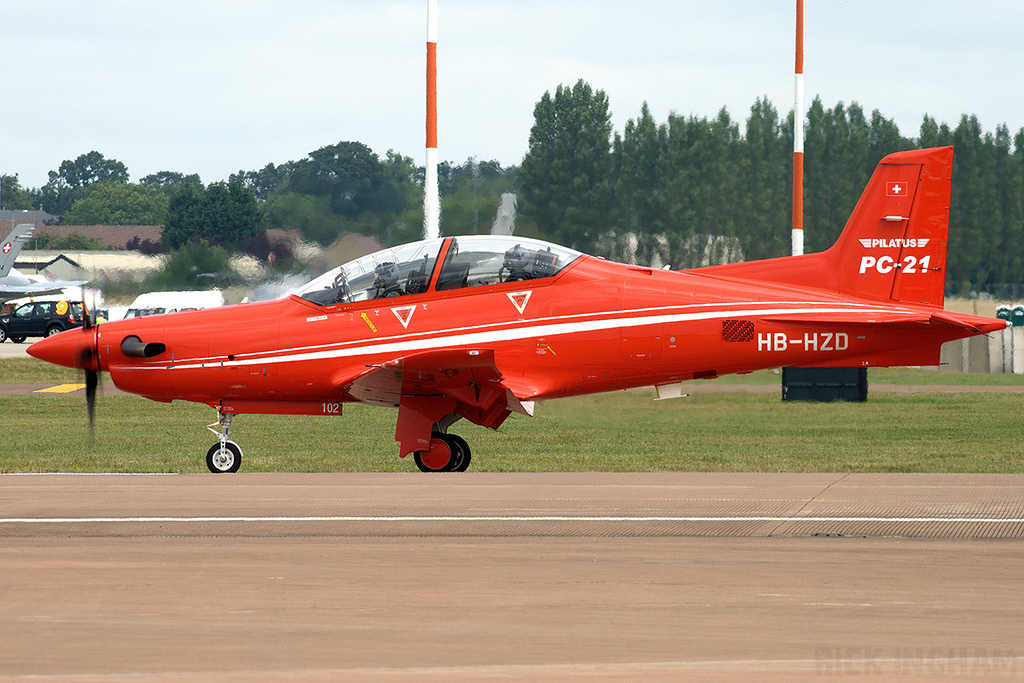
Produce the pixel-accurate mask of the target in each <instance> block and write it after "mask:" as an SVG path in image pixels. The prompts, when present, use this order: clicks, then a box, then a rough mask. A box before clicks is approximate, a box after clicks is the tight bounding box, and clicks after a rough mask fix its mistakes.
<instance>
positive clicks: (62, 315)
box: [0, 301, 85, 344]
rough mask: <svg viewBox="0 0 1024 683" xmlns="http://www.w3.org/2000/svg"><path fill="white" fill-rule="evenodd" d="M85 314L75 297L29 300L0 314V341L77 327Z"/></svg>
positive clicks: (43, 335) (14, 340) (19, 339)
mask: <svg viewBox="0 0 1024 683" xmlns="http://www.w3.org/2000/svg"><path fill="white" fill-rule="evenodd" d="M84 320H85V317H84V315H83V313H82V304H81V303H79V302H77V301H33V302H32V303H27V304H22V305H21V306H18V307H17V308H16V309H14V312H13V313H11V314H10V315H3V316H0V343H3V342H5V341H7V338H8V337H10V339H11V341H13V342H14V343H16V344H20V343H21V342H23V341H25V340H26V339H27V338H29V337H50V336H53V335H55V334H57V333H58V332H63V331H64V330H70V329H71V328H72V327H81V326H82V323H83V322H84Z"/></svg>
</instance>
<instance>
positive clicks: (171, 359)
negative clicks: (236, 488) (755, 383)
mask: <svg viewBox="0 0 1024 683" xmlns="http://www.w3.org/2000/svg"><path fill="white" fill-rule="evenodd" d="M952 161H953V150H952V148H949V147H946V148H940V149H926V150H921V151H911V152H901V153H897V154H892V155H890V156H888V157H886V158H885V159H883V160H882V161H881V163H879V165H878V168H877V169H876V170H875V173H874V175H873V176H872V177H871V180H870V182H869V183H868V186H867V188H866V189H865V191H864V194H863V195H862V196H861V199H860V201H859V202H858V204H857V206H856V208H855V209H854V211H853V215H852V216H851V217H850V220H849V222H848V223H847V224H846V227H845V229H844V230H843V233H842V235H841V236H840V238H839V240H838V242H836V244H835V245H834V246H833V247H832V248H831V249H829V250H828V251H824V252H821V253H815V254H806V255H802V256H793V257H786V258H777V259H770V260H764V261H752V262H747V263H738V264H731V265H723V266H712V267H709V268H700V269H695V270H686V271H676V272H672V271H666V270H653V269H651V268H643V267H637V266H630V265H625V264H621V263H612V262H609V261H606V260H603V259H600V258H595V257H592V256H587V255H584V254H581V253H578V252H576V251H573V250H571V249H566V248H563V247H559V246H555V245H553V244H548V243H545V242H540V241H536V240H531V239H525V238H518V237H494V236H469V237H444V238H441V239H436V240H429V241H423V242H417V243H414V244H408V245H405V246H400V247H395V248H392V249H385V250H383V251H380V252H377V253H375V254H371V255H369V256H365V257H363V258H360V259H357V260H355V261H352V262H350V263H346V264H344V265H343V266H340V267H338V268H336V269H334V270H332V271H330V272H328V273H326V274H324V275H322V276H320V277H319V278H317V279H315V280H313V281H312V282H310V283H309V284H308V285H306V286H305V287H303V288H302V289H301V290H299V292H298V293H297V294H295V295H291V296H289V297H287V298H284V299H279V300H276V301H268V302H261V303H249V304H241V305H237V306H227V307H224V308H217V309H208V310H203V311H192V312H182V313H172V314H166V315H154V316H149V317H145V318H138V319H132V320H124V321H116V322H105V323H102V324H99V325H91V326H89V327H88V328H83V329H80V330H69V331H67V332H64V333H62V334H59V335H56V336H54V337H51V338H49V339H45V340H43V341H40V342H38V343H36V344H33V345H32V347H31V348H30V349H29V353H30V354H32V355H33V356H35V357H37V358H41V359H43V360H46V361H49V362H51V363H56V364H58V365H65V366H69V367H73V368H81V369H84V370H85V372H86V387H87V388H86V394H87V403H88V407H89V412H90V422H91V414H92V407H93V404H94V401H95V387H96V383H97V378H98V373H99V372H102V371H106V372H108V373H110V377H111V379H112V380H113V382H114V385H115V386H116V387H117V388H119V389H121V390H123V391H126V392H131V393H133V394H139V395H140V396H145V397H146V398H150V399H153V400H154V401H165V402H170V401H174V400H182V401H196V402H199V403H205V404H207V405H209V406H210V407H212V408H215V409H216V410H217V412H218V415H219V420H218V422H217V423H215V424H212V425H210V428H211V431H214V432H215V433H216V434H218V436H219V440H218V442H217V443H216V444H214V446H213V447H212V448H211V449H210V451H209V453H208V454H207V458H206V459H207V464H208V466H209V468H210V470H211V471H213V472H234V471H236V470H237V469H238V467H239V464H240V463H241V459H242V451H241V449H240V448H239V447H238V445H237V444H236V443H235V442H234V441H231V440H230V439H229V436H230V434H229V427H230V424H231V420H232V418H233V417H234V416H235V415H239V414H242V413H273V414H295V415H310V414H315V415H331V416H336V415H341V413H342V406H343V405H344V404H345V403H347V402H352V401H358V402H361V403H369V404H372V405H377V406H389V407H393V408H398V420H397V428H396V430H395V440H396V441H398V442H399V443H400V449H399V455H400V456H402V457H404V456H406V455H408V454H410V453H411V454H413V455H414V456H415V460H416V464H417V465H418V466H419V468H420V469H421V470H423V471H461V470H465V469H466V467H467V466H468V465H469V460H470V449H469V446H468V445H467V443H466V441H465V440H464V439H462V438H461V437H459V436H456V435H455V434H452V433H450V432H449V431H448V430H449V428H450V427H451V425H452V424H453V423H455V422H456V421H457V420H459V419H460V418H466V419H467V420H469V421H470V422H473V423H475V424H478V425H483V426H485V427H490V428H492V429H497V428H498V427H499V426H500V425H501V424H502V422H503V421H504V420H505V419H506V418H507V417H508V416H509V415H510V414H511V413H523V414H526V415H529V414H531V412H532V410H533V402H534V401H536V400H539V399H552V398H560V397H565V396H575V395H579V394H590V393H595V392H602V391H613V390H617V389H627V388H629V387H638V386H654V387H655V388H656V389H657V393H658V395H659V396H660V397H670V396H678V395H680V393H681V386H682V382H684V381H687V380H693V379H705V378H713V377H717V376H719V375H724V374H727V373H739V372H749V371H752V370H758V369H762V368H776V367H783V366H803V367H813V366H819V367H823V366H864V367H874V366H892V365H937V364H938V363H939V347H940V346H941V345H942V343H943V342H947V341H951V340H954V339H959V338H962V337H969V336H972V335H976V334H984V333H987V332H992V331H995V330H999V329H1002V328H1003V327H1004V326H1005V322H1004V321H1002V320H996V319H991V318H982V317H977V316H971V315H963V314H959V313H951V312H948V311H944V310H943V308H942V305H943V287H944V282H945V266H946V240H947V230H948V221H949V198H950V176H951V172H952Z"/></svg>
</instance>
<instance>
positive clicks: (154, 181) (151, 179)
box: [139, 171, 203, 190]
mask: <svg viewBox="0 0 1024 683" xmlns="http://www.w3.org/2000/svg"><path fill="white" fill-rule="evenodd" d="M139 184H140V185H147V186H149V187H155V188H157V189H159V190H169V189H172V188H174V187H177V186H179V185H195V186H196V187H202V186H203V181H202V180H201V179H200V178H199V174H198V173H192V174H190V175H185V174H184V173H178V172H177V171H157V172H156V173H150V174H149V175H148V176H146V177H145V178H143V179H142V180H140V181H139Z"/></svg>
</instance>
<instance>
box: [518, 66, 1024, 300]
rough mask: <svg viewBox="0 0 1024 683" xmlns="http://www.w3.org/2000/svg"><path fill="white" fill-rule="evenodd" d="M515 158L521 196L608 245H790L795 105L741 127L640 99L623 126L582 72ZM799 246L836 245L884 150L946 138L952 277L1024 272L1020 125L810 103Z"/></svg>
mask: <svg viewBox="0 0 1024 683" xmlns="http://www.w3.org/2000/svg"><path fill="white" fill-rule="evenodd" d="M534 119H535V121H534V126H533V128H532V130H531V133H530V144H529V151H528V152H527V155H526V157H525V158H524V160H523V163H522V167H521V169H520V176H521V184H522V194H523V198H524V200H525V201H524V202H522V203H521V204H520V206H521V208H522V209H523V211H524V212H525V213H528V214H530V215H531V217H532V218H533V219H534V220H535V221H536V223H537V224H538V225H542V226H545V230H546V231H547V232H548V234H550V235H551V236H552V237H554V238H556V239H557V240H558V241H560V242H562V243H564V244H567V245H569V246H574V247H576V248H579V249H583V250H585V251H589V252H592V253H598V254H601V255H604V256H607V257H610V258H618V259H627V260H628V259H634V260H636V261H637V262H639V263H646V264H653V265H659V266H660V265H664V264H667V265H671V266H672V267H673V268H686V267H695V266H700V265H705V264H708V263H715V262H724V261H728V260H736V259H737V258H743V259H747V260H749V259H761V258H771V257H776V256H785V255H787V254H789V252H790V249H791V246H790V236H791V229H792V182H793V180H792V178H793V175H792V150H793V120H794V116H793V112H792V111H790V112H789V114H788V116H786V117H785V118H782V117H780V115H779V113H778V111H777V110H776V109H775V107H774V106H773V105H772V104H771V103H770V102H769V101H768V100H767V98H759V99H758V100H757V101H755V103H754V104H753V105H752V106H751V108H750V112H749V115H748V116H747V119H746V121H745V126H744V128H743V130H742V131H741V129H740V126H739V124H738V122H736V121H734V120H733V119H732V117H731V116H730V115H729V113H728V111H726V110H725V109H724V108H723V109H722V110H721V111H720V112H719V113H718V115H717V116H716V117H714V118H698V117H695V116H681V115H677V114H675V113H673V114H670V115H669V117H668V120H667V121H666V122H664V123H658V122H656V121H655V120H654V119H653V117H652V116H651V114H650V111H649V109H648V107H647V105H646V103H645V104H644V105H643V107H642V108H641V111H640V115H639V116H638V117H637V118H635V119H630V120H629V121H628V122H627V124H626V126H625V130H624V131H623V132H622V133H621V134H620V133H618V132H616V133H614V134H613V132H612V128H611V123H610V112H609V107H608V98H607V96H606V95H605V93H604V92H602V91H600V90H598V91H595V90H593V89H592V88H591V87H590V85H589V84H587V83H586V82H584V81H582V80H581V81H579V82H577V83H576V84H575V85H574V86H571V87H569V86H559V88H558V89H557V90H556V91H555V93H554V95H552V94H551V93H550V92H548V93H545V94H544V97H543V98H542V99H541V100H540V102H539V103H538V104H537V106H536V108H535V110H534ZM804 135H805V153H804V228H805V251H807V252H814V251H821V250H824V249H827V248H828V247H829V246H831V245H832V244H833V243H834V242H835V240H836V238H837V237H838V236H839V233H840V232H841V231H842V229H843V227H844V226H845V224H846V220H847V218H848V217H849V215H850V213H851V212H852V211H853V208H854V206H855V204H856V202H857V200H858V199H859V198H860V195H861V193H862V191H863V189H864V187H865V185H866V184H867V181H868V179H869V178H870V176H871V174H872V173H873V172H874V169H875V166H876V165H877V164H878V162H879V161H880V160H881V159H882V158H883V157H884V156H886V155H887V154H890V153H892V152H897V151H902V150H907V149H916V148H925V147H939V146H946V145H953V146H954V148H955V153H954V170H953V194H952V197H951V207H950V237H949V247H948V261H947V279H946V281H947V286H948V287H949V288H950V289H951V290H952V291H954V292H956V291H961V290H968V289H971V288H974V289H980V290H987V291H990V292H997V291H998V290H999V289H1000V288H1001V287H1002V286H1003V285H1004V284H1005V283H1021V282H1024V128H1022V129H1020V130H1019V131H1018V132H1017V133H1016V134H1015V135H1014V136H1013V138H1012V139H1011V135H1010V131H1009V128H1008V127H1007V126H1006V125H1005V124H1002V125H1000V126H999V127H998V128H997V129H996V132H995V134H992V133H987V132H985V131H983V130H982V128H981V125H980V124H979V122H978V119H977V117H976V116H968V115H964V116H963V117H962V118H961V120H960V122H959V124H958V125H957V126H956V127H955V128H951V127H950V126H949V125H947V124H945V123H943V124H939V123H938V122H936V121H935V119H934V118H932V117H930V116H928V115H925V116H924V117H923V121H922V123H921V127H920V130H919V133H918V136H917V137H904V136H902V135H901V134H900V131H899V128H898V127H897V125H896V124H895V122H893V121H892V120H890V119H886V118H885V117H884V116H882V114H881V113H880V112H879V111H878V110H874V111H873V112H871V114H870V115H867V114H866V113H865V111H864V110H863V108H861V106H860V105H859V104H857V103H856V102H854V103H851V104H850V105H848V106H847V105H844V104H843V103H842V102H840V103H838V104H836V105H835V106H834V107H832V108H826V107H825V106H824V105H823V104H822V102H821V100H820V98H815V100H814V101H813V103H812V104H811V106H810V108H809V110H808V112H807V118H806V121H805V123H804Z"/></svg>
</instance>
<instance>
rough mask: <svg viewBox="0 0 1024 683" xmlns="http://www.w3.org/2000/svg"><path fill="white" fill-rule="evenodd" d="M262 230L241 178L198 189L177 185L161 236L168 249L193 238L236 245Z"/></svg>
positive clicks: (254, 207) (258, 214)
mask: <svg viewBox="0 0 1024 683" xmlns="http://www.w3.org/2000/svg"><path fill="white" fill-rule="evenodd" d="M262 229H263V221H262V213H261V211H260V208H259V206H258V205H257V203H256V197H255V196H254V195H253V193H252V192H251V191H250V190H248V189H247V188H246V187H245V186H244V185H243V184H242V182H241V181H240V180H237V179H236V180H235V181H234V182H230V183H224V182H220V183H211V184H210V186H209V187H208V188H206V189H205V190H204V189H201V188H197V187H196V186H195V185H191V184H187V185H182V186H180V187H179V188H178V189H177V190H176V191H175V193H174V194H173V196H172V197H171V199H170V202H169V204H168V207H167V221H166V223H165V224H164V229H163V232H162V233H161V236H162V237H163V240H164V241H165V242H166V243H167V244H168V245H170V246H171V248H180V247H181V246H182V245H184V244H185V243H186V242H188V241H190V240H193V239H205V240H207V241H212V242H216V243H220V244H226V245H229V246H232V247H235V248H238V247H241V246H242V245H243V244H244V243H245V241H246V240H247V239H249V238H250V237H253V236H255V235H256V234H258V233H259V232H260V231H261V230H262Z"/></svg>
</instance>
